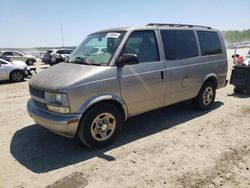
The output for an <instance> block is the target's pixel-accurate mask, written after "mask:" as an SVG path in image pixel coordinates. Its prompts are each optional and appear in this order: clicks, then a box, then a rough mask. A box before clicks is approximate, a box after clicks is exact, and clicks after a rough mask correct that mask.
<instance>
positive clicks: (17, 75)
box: [10, 70, 24, 82]
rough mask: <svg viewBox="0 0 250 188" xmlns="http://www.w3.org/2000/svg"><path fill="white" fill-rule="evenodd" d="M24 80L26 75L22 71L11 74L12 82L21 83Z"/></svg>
mask: <svg viewBox="0 0 250 188" xmlns="http://www.w3.org/2000/svg"><path fill="white" fill-rule="evenodd" d="M23 80H24V73H23V72H22V71H19V70H16V71H12V72H11V73H10V81H12V82H21V81H23Z"/></svg>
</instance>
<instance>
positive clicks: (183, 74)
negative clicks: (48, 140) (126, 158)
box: [27, 24, 228, 148]
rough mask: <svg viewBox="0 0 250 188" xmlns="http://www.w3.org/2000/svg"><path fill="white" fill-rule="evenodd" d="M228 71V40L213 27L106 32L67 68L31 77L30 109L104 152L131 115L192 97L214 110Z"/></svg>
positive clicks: (58, 129)
mask: <svg viewBox="0 0 250 188" xmlns="http://www.w3.org/2000/svg"><path fill="white" fill-rule="evenodd" d="M96 49H98V50H96ZM227 67H228V65H227V54H226V49H225V45H224V41H223V38H222V35H221V33H220V32H219V31H217V30H214V29H212V28H210V27H206V26H197V25H183V24H148V25H147V26H144V27H126V28H116V29H108V30H103V31H99V32H95V33H92V34H90V35H88V36H87V38H86V39H85V40H84V41H83V42H82V43H81V44H80V45H79V46H78V47H77V48H76V49H75V50H74V52H73V53H72V54H71V56H70V58H69V60H68V62H66V63H61V64H58V65H56V66H53V67H51V68H48V69H47V70H44V71H42V72H40V73H39V74H37V75H36V76H34V77H32V79H31V80H30V82H29V86H30V94H31V99H30V100H29V101H28V104H27V108H28V112H29V114H30V116H31V117H32V118H33V119H34V121H35V122H36V123H37V124H39V125H41V126H43V127H45V128H47V129H50V130H51V131H53V132H55V133H58V134H60V135H63V136H66V137H71V138H72V137H76V136H78V137H79V138H80V140H81V141H82V142H83V143H84V144H85V145H86V146H88V147H91V148H97V147H103V146H106V145H108V144H110V143H111V142H112V141H113V140H114V139H115V138H116V137H117V135H118V134H119V132H120V131H121V130H122V127H123V124H124V122H125V121H126V120H127V119H128V118H129V117H131V116H135V115H137V114H141V113H144V112H147V111H150V110H154V109H157V108H161V107H164V106H167V105H170V104H174V103H178V102H180V101H184V100H188V99H192V100H193V103H194V106H195V107H197V108H198V109H200V110H207V109H209V108H210V107H211V106H212V105H213V102H214V99H215V94H216V89H219V88H222V87H225V86H226V84H227V80H226V77H227Z"/></svg>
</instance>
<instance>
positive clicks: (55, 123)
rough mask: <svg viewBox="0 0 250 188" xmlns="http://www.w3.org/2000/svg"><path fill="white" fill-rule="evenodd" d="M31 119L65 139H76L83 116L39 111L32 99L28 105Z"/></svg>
mask: <svg viewBox="0 0 250 188" xmlns="http://www.w3.org/2000/svg"><path fill="white" fill-rule="evenodd" d="M27 110H28V112H29V115H30V117H31V118H32V119H33V120H34V121H35V122H36V123H37V124H38V125H41V126H42V127H45V128H47V129H49V130H51V131H52V132H55V133H57V134H60V135H62V136H65V137H69V138H73V137H75V134H76V131H77V127H78V124H79V121H80V118H81V114H71V115H60V114H55V113H52V112H48V111H45V110H42V109H39V108H38V107H37V106H36V105H35V104H34V102H33V101H32V99H30V100H29V101H28V103H27Z"/></svg>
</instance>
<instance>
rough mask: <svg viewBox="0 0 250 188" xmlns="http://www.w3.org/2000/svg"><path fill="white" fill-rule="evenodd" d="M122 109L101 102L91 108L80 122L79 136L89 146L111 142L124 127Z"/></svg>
mask: <svg viewBox="0 0 250 188" xmlns="http://www.w3.org/2000/svg"><path fill="white" fill-rule="evenodd" d="M122 124H123V120H122V116H121V113H120V111H119V110H118V109H117V108H116V107H115V106H114V105H113V104H110V103H99V104H96V105H95V106H93V107H92V108H90V109H89V110H88V111H87V112H86V113H85V114H84V115H83V118H82V120H81V122H80V124H79V129H78V132H77V134H78V137H79V139H80V140H81V142H82V143H83V144H85V145H86V146H87V147H89V148H101V147H105V146H107V145H109V144H111V143H112V142H113V141H114V140H115V138H116V137H117V135H118V134H119V133H120V131H121V129H122Z"/></svg>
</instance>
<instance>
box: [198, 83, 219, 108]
mask: <svg viewBox="0 0 250 188" xmlns="http://www.w3.org/2000/svg"><path fill="white" fill-rule="evenodd" d="M215 96H216V84H215V83H214V82H213V81H206V82H205V83H204V84H203V86H202V87H201V89H200V91H199V93H198V95H197V96H196V97H195V98H194V99H193V104H194V106H195V107H196V108H197V109H198V110H202V111H203V110H208V109H209V108H211V107H212V106H213V104H214V99H215Z"/></svg>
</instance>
